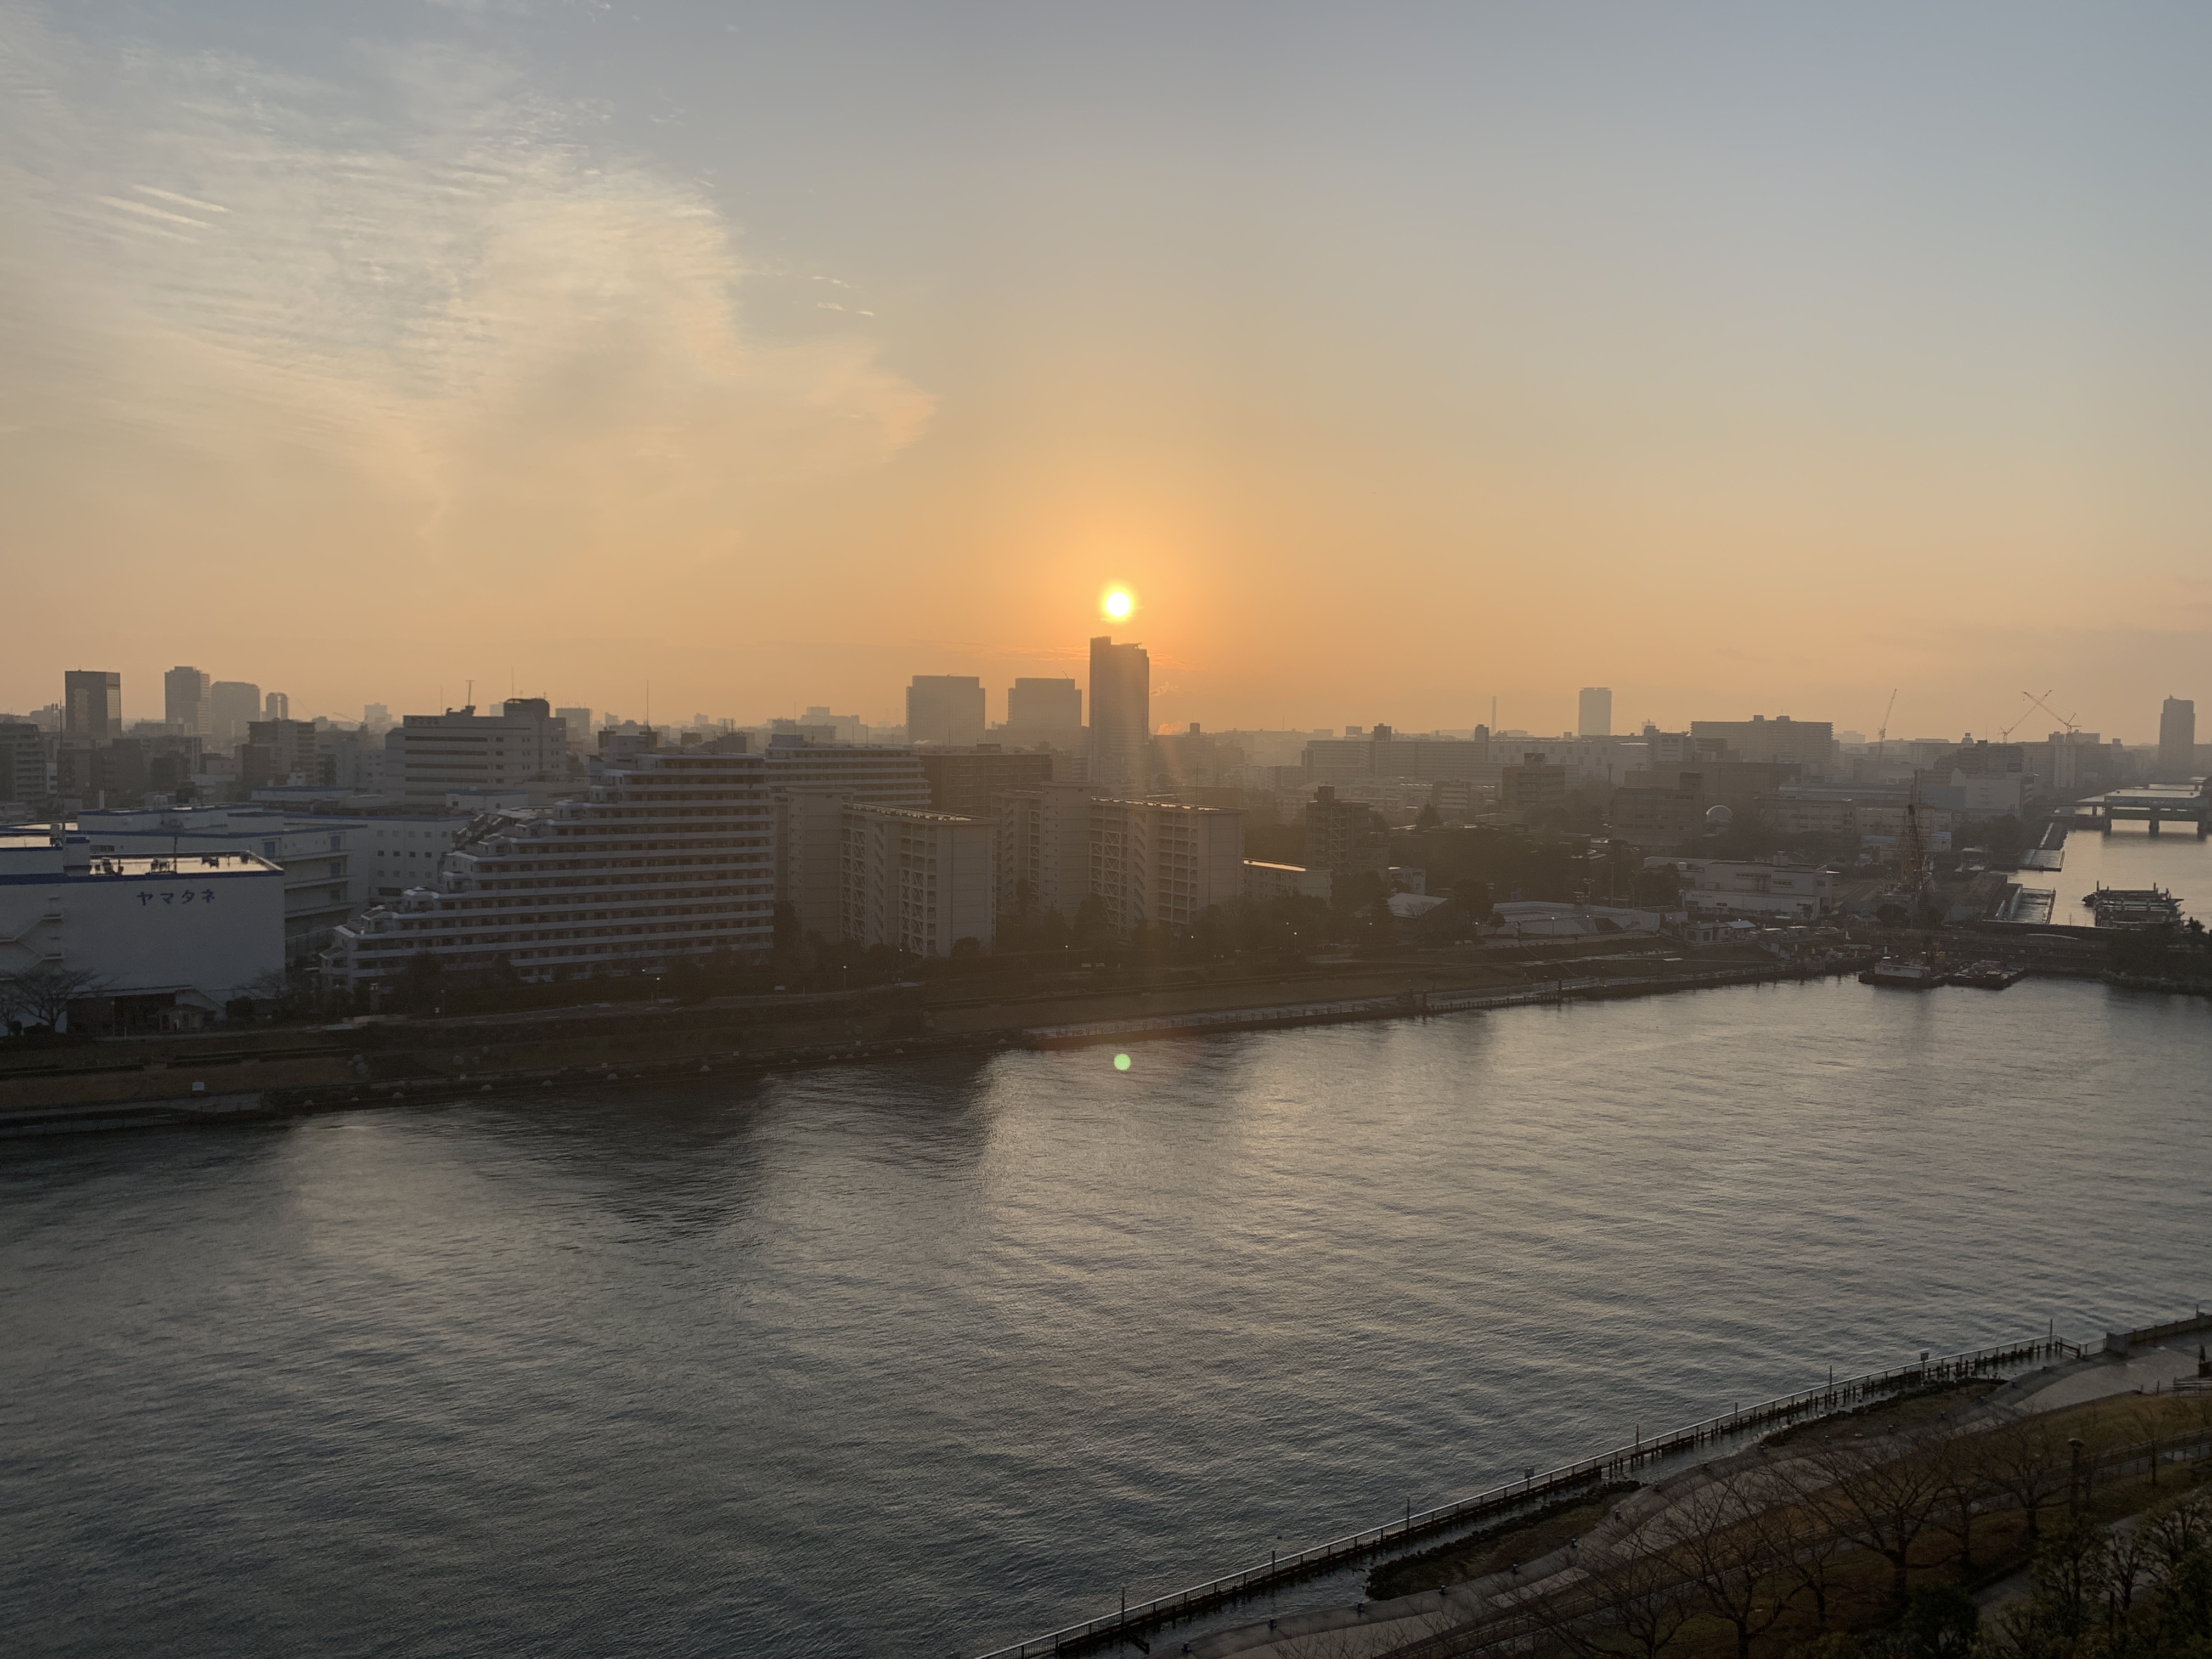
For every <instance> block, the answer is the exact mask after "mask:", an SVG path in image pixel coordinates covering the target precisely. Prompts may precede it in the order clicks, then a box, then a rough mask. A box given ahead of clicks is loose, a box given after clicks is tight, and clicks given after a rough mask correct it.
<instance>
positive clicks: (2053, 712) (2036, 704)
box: [2014, 691, 2081, 738]
mask: <svg viewBox="0 0 2212 1659" xmlns="http://www.w3.org/2000/svg"><path fill="white" fill-rule="evenodd" d="M2020 695H2021V696H2023V697H2026V698H2027V706H2028V708H2030V709H2035V708H2040V709H2041V710H2042V711H2043V712H2044V713H2045V714H2048V715H2050V716H2051V719H2053V720H2057V722H2058V723H2059V725H2061V726H2064V727H2065V728H2066V735H2067V736H2068V737H2069V738H2070V737H2072V736H2073V735H2074V734H2075V732H2079V731H2080V730H2081V727H2080V726H2077V725H2076V724H2075V720H2074V717H2073V716H2072V715H2071V714H2060V713H2059V712H2058V711H2057V709H2056V708H2052V707H2051V705H2050V704H2049V703H2048V702H2045V701H2044V697H2048V696H2050V695H2051V693H2049V692H2048V691H2046V692H2045V693H2044V694H2043V696H2042V697H2039V696H2036V695H2035V693H2034V692H2033V691H2023V692H2021V694H2020ZM2026 719H2027V714H2025V713H2023V714H2021V720H2026ZM2014 723H2015V725H2017V724H2018V723H2019V722H2018V721H2015V722H2014Z"/></svg>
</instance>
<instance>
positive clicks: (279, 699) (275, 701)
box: [261, 691, 292, 720]
mask: <svg viewBox="0 0 2212 1659" xmlns="http://www.w3.org/2000/svg"><path fill="white" fill-rule="evenodd" d="M261 717H262V718H263V719H264V720H290V719H291V718H292V700H291V698H289V697H288V696H285V695H284V694H283V692H282V691H271V692H270V694H269V701H268V702H267V703H266V704H264V707H263V709H262V715H261Z"/></svg>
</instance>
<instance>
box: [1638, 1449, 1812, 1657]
mask: <svg viewBox="0 0 2212 1659" xmlns="http://www.w3.org/2000/svg"><path fill="white" fill-rule="evenodd" d="M1759 1484H1761V1481H1760V1479H1759V1477H1757V1476H1753V1475H1752V1474H1749V1473H1748V1472H1747V1471H1744V1470H1741V1469H1739V1470H1736V1471H1733V1472H1731V1473H1729V1474H1723V1475H1719V1476H1717V1477H1716V1478H1714V1479H1713V1480H1709V1481H1708V1482H1706V1483H1705V1485H1704V1486H1699V1488H1698V1489H1697V1490H1695V1491H1694V1492H1691V1493H1689V1494H1688V1495H1687V1496H1686V1497H1685V1498H1683V1499H1682V1500H1681V1501H1680V1503H1678V1504H1675V1505H1674V1507H1673V1508H1672V1509H1670V1510H1668V1511H1667V1513H1666V1514H1665V1515H1664V1516H1662V1517H1661V1518H1660V1521H1659V1522H1658V1525H1657V1527H1656V1528H1655V1530H1656V1531H1657V1532H1658V1534H1659V1535H1660V1537H1661V1538H1662V1540H1663V1541H1664V1543H1665V1547H1666V1548H1667V1550H1668V1553H1669V1554H1671V1555H1672V1557H1673V1558H1674V1561H1675V1563H1676V1564H1677V1565H1679V1566H1680V1568H1681V1570H1682V1571H1683V1573H1684V1574H1685V1575H1686V1577H1687V1578H1688V1580H1689V1583H1690V1587H1691V1589H1692V1593H1693V1595H1694V1596H1695V1598H1696V1600H1697V1601H1698V1602H1699V1604H1700V1605H1701V1606H1702V1607H1703V1608H1704V1609H1705V1612H1707V1613H1711V1614H1712V1615H1713V1616H1714V1617H1715V1618H1717V1619H1719V1620H1723V1622H1724V1623H1726V1624H1728V1625H1729V1626H1732V1627H1733V1628H1734V1629H1735V1652H1736V1659H1751V1641H1752V1638H1753V1637H1754V1636H1762V1635H1764V1634H1765V1632H1766V1631H1767V1630H1768V1629H1769V1628H1770V1627H1771V1626H1772V1625H1773V1624H1774V1622H1775V1621H1776V1620H1778V1619H1779V1618H1781V1617H1782V1615H1783V1613H1784V1612H1785V1611H1787V1610H1788V1608H1789V1606H1790V1600H1791V1598H1792V1597H1793V1596H1794V1595H1796V1591H1797V1588H1798V1587H1797V1586H1796V1584H1794V1583H1792V1584H1789V1585H1787V1586H1786V1587H1782V1588H1781V1593H1780V1594H1777V1593H1776V1591H1777V1589H1778V1586H1777V1585H1776V1583H1774V1580H1775V1579H1776V1577H1778V1572H1779V1570H1780V1567H1781V1565H1782V1561H1781V1552H1780V1550H1779V1549H1778V1547H1777V1544H1776V1541H1775V1538H1774V1535H1773V1534H1772V1532H1771V1529H1769V1528H1765V1527H1762V1526H1760V1525H1759V1524H1758V1517H1759V1514H1760V1512H1761V1511H1762V1510H1765V1509H1766V1508H1768V1507H1769V1501H1768V1497H1769V1496H1771V1495H1762V1493H1760V1492H1759V1491H1757V1490H1756V1489H1755V1488H1756V1486H1758V1485H1759Z"/></svg>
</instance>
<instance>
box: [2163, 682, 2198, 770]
mask: <svg viewBox="0 0 2212 1659" xmlns="http://www.w3.org/2000/svg"><path fill="white" fill-rule="evenodd" d="M2158 770H2159V775H2160V777H2162V778H2166V779H2169V780H2171V781H2174V782H2177V783H2179V782H2180V781H2183V780H2184V779H2186V778H2191V777H2194V776H2196V775H2197V703H2196V700H2195V699H2194V698H2191V697H2168V698H2167V699H2166V706H2165V707H2164V708H2160V710H2159V711H2158Z"/></svg>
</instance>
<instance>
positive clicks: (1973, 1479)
mask: <svg viewBox="0 0 2212 1659" xmlns="http://www.w3.org/2000/svg"><path fill="white" fill-rule="evenodd" d="M1928 1455H1929V1458H1930V1459H1931V1460H1932V1462H1933V1463H1934V1465H1935V1470H1936V1485H1937V1486H1938V1488H1939V1489H1940V1490H1941V1492H1942V1500H1943V1501H1942V1504H1940V1505H1938V1506H1937V1508H1936V1513H1935V1516H1934V1523H1935V1526H1936V1529H1937V1530H1938V1531H1940V1532H1945V1533H1948V1534H1950V1535H1951V1536H1952V1537H1953V1538H1955V1539H1957V1540H1958V1541H1959V1570H1960V1571H1961V1572H1963V1573H1965V1574H1966V1575H1968V1576H1969V1577H1971V1576H1972V1573H1973V1571H1974V1516H1975V1512H1976V1511H1977V1510H1979V1508H1980V1507H1981V1505H1982V1504H1984V1503H1985V1502H1987V1501H1988V1499H1989V1498H1990V1496H1991V1495H1992V1493H1993V1492H1996V1490H1997V1487H1996V1480H1995V1477H1994V1476H1993V1475H1992V1474H1991V1472H1990V1448H1989V1443H1988V1437H1986V1436H1984V1435H1978V1434H1960V1433H1951V1434H1947V1435H1944V1436H1942V1437H1941V1438H1939V1439H1937V1440H1935V1441H1934V1442H1932V1443H1929V1448H1928Z"/></svg>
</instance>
